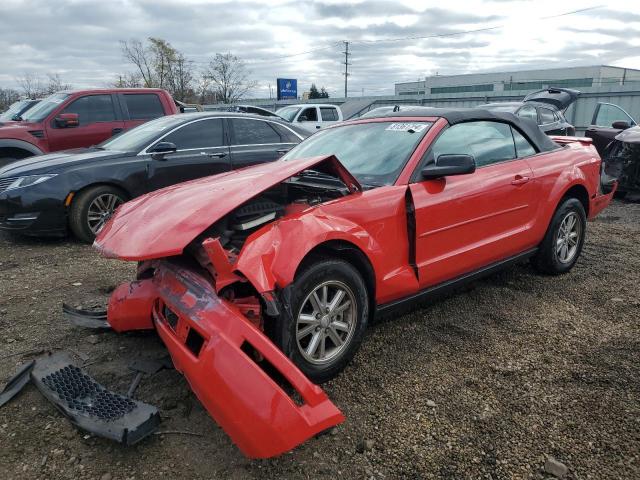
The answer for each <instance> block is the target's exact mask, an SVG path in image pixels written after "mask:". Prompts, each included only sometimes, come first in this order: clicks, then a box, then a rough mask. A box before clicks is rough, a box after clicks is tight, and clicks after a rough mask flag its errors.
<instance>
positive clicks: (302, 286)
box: [279, 260, 369, 383]
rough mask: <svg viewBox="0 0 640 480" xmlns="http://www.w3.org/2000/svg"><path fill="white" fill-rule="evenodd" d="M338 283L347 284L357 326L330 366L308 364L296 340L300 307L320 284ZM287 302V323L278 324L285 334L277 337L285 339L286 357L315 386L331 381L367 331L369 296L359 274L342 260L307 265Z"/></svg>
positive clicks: (293, 285) (293, 286)
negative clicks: (352, 296) (314, 383)
mask: <svg viewBox="0 0 640 480" xmlns="http://www.w3.org/2000/svg"><path fill="white" fill-rule="evenodd" d="M329 280H337V281H340V282H343V283H344V284H346V285H347V286H348V287H349V288H350V289H351V291H352V292H353V295H354V297H355V299H356V305H357V312H358V318H357V320H356V321H357V324H356V327H355V330H354V332H353V336H352V337H351V340H350V343H349V345H348V347H347V348H346V349H345V350H344V351H343V352H342V353H341V354H340V356H338V357H336V358H335V359H334V360H333V361H331V362H330V363H327V364H326V365H315V364H312V363H310V362H308V361H307V360H306V359H305V358H304V357H303V356H302V354H301V353H300V351H299V349H298V343H297V340H296V318H297V315H298V311H299V310H300V307H301V304H302V302H303V301H304V299H305V298H306V297H307V295H308V294H309V293H310V292H311V290H312V289H313V288H315V287H317V286H318V285H319V284H320V283H322V282H325V281H329ZM290 288H291V296H290V299H289V302H290V305H289V306H290V308H289V309H288V310H289V312H290V316H289V318H288V319H287V321H284V322H282V323H281V327H280V328H283V329H286V332H281V333H282V334H283V335H281V336H279V337H280V338H284V339H288V340H285V342H286V345H283V347H284V348H283V350H284V352H285V354H286V355H287V356H288V357H289V358H291V360H293V362H294V363H295V364H296V366H297V367H298V368H299V369H300V370H302V372H303V373H304V374H305V375H306V376H307V377H309V378H310V379H311V380H312V381H314V382H316V383H323V382H326V381H328V380H330V379H331V378H334V377H335V376H336V375H337V374H338V373H339V372H340V371H341V370H342V369H344V367H345V366H346V365H347V364H348V363H349V362H350V361H351V359H352V358H353V356H354V355H355V353H356V351H357V350H358V347H359V346H360V343H361V342H362V339H363V337H364V333H365V331H366V328H367V324H368V320H369V293H368V291H367V287H366V284H365V282H364V280H363V279H362V276H361V275H360V273H359V272H358V271H357V270H356V269H355V268H354V267H353V266H352V265H351V264H349V263H347V262H345V261H342V260H321V261H318V262H315V263H313V264H311V265H309V266H308V267H307V268H305V270H304V271H303V272H302V273H301V274H300V275H299V276H298V277H297V278H296V279H295V281H294V282H293V283H292V285H291V287H290Z"/></svg>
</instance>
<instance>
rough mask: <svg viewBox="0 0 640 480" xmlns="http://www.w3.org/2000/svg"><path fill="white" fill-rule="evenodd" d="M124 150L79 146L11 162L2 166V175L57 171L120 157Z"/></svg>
mask: <svg viewBox="0 0 640 480" xmlns="http://www.w3.org/2000/svg"><path fill="white" fill-rule="evenodd" d="M122 155H124V153H123V152H114V151H110V150H99V149H97V148H78V149H75V150H66V151H62V152H56V153H49V154H46V155H36V156H34V157H27V158H25V159H24V160H18V161H15V162H11V163H10V164H8V165H7V166H5V167H3V168H0V177H18V176H20V175H32V174H38V173H50V172H57V171H58V170H59V169H60V168H64V167H66V166H70V165H75V164H78V163H81V162H86V161H91V160H100V159H106V158H113V157H119V156H122Z"/></svg>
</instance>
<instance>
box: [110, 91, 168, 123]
mask: <svg viewBox="0 0 640 480" xmlns="http://www.w3.org/2000/svg"><path fill="white" fill-rule="evenodd" d="M118 96H119V98H120V105H121V106H122V110H123V112H124V118H125V120H124V128H125V129H129V128H133V127H137V126H138V125H141V124H142V123H144V122H148V121H149V120H153V119H154V118H158V117H162V116H164V115H165V111H164V108H163V107H162V102H161V101H160V97H159V96H158V94H157V93H121V94H118Z"/></svg>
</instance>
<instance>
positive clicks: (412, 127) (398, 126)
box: [385, 123, 429, 132]
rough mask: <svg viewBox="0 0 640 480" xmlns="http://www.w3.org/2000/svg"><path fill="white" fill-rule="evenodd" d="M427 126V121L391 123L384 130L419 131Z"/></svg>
mask: <svg viewBox="0 0 640 480" xmlns="http://www.w3.org/2000/svg"><path fill="white" fill-rule="evenodd" d="M427 126H429V124H428V123H392V124H391V125H389V126H388V127H387V128H385V130H393V131H395V132H421V131H422V130H424V129H425V128H427Z"/></svg>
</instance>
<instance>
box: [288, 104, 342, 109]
mask: <svg viewBox="0 0 640 480" xmlns="http://www.w3.org/2000/svg"><path fill="white" fill-rule="evenodd" d="M284 107H335V108H338V105H334V104H333V103H296V104H292V105H283V106H282V108H284Z"/></svg>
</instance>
